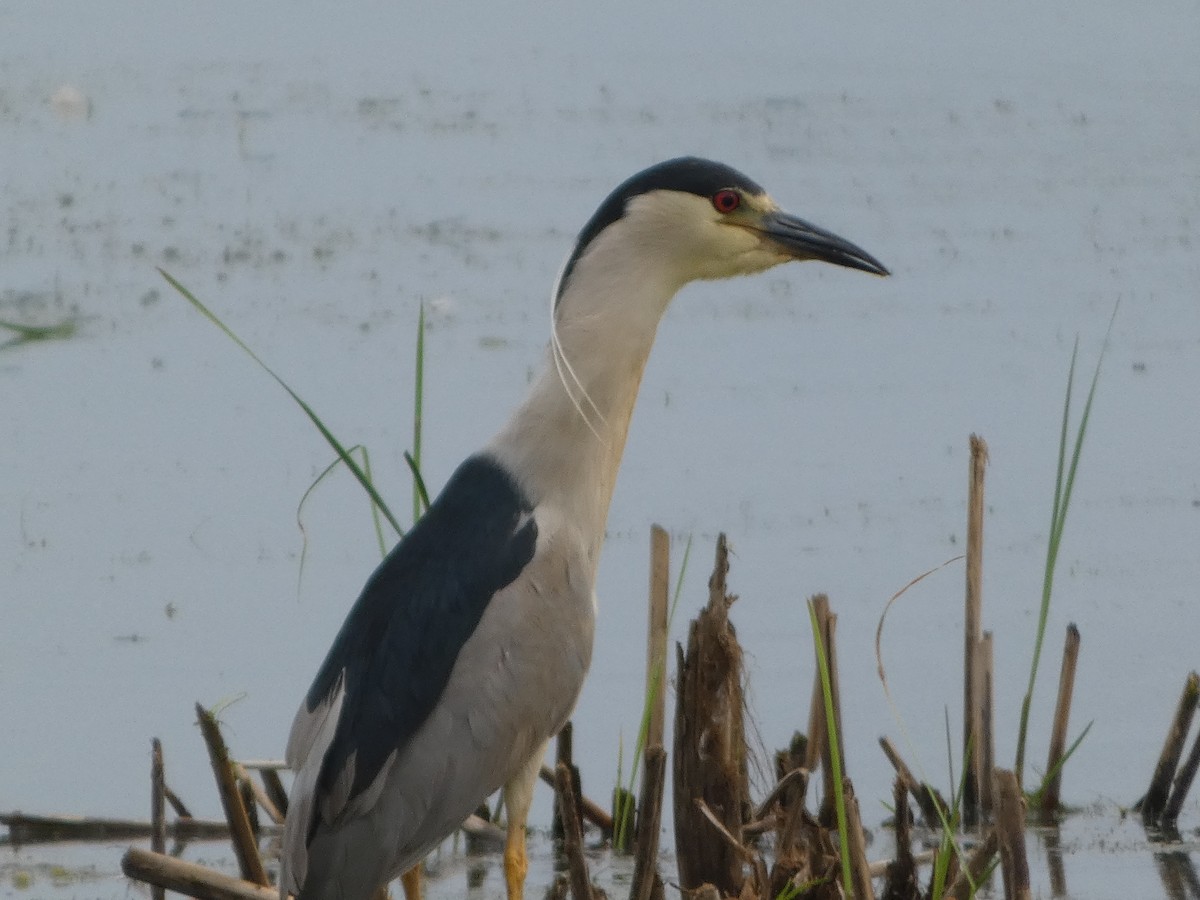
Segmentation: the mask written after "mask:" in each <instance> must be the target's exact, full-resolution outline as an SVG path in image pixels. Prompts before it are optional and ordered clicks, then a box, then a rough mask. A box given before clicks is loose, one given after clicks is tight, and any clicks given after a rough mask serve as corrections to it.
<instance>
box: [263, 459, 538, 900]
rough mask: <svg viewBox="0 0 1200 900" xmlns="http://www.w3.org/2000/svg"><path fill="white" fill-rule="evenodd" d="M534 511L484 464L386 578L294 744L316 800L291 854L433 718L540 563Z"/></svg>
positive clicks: (393, 561)
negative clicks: (481, 636) (483, 629)
mask: <svg viewBox="0 0 1200 900" xmlns="http://www.w3.org/2000/svg"><path fill="white" fill-rule="evenodd" d="M531 512H532V509H531V506H530V504H529V502H528V500H527V499H526V498H525V497H524V495H523V494H522V492H521V490H520V488H519V487H518V485H517V484H516V482H515V481H514V479H513V478H512V477H511V476H510V475H509V474H508V473H507V472H506V471H505V470H504V469H503V468H501V467H500V466H499V465H498V464H497V463H496V461H495V460H493V459H491V458H490V457H487V456H482V455H480V456H473V457H471V458H470V459H468V460H467V461H466V462H464V463H463V464H462V465H461V466H460V467H459V468H458V470H457V471H456V472H455V473H454V474H453V475H452V476H451V478H450V480H449V481H448V482H447V484H446V487H445V488H444V489H443V491H442V493H441V494H440V495H439V496H438V498H437V500H436V502H435V503H434V504H433V505H432V506H431V507H430V509H429V511H428V512H427V513H426V514H425V515H424V516H423V517H422V518H421V520H420V521H419V522H418V523H417V524H416V525H415V526H414V527H413V528H412V530H411V531H409V532H408V534H407V535H405V537H404V538H403V539H402V540H401V541H400V543H399V544H397V546H396V547H395V548H394V549H393V550H392V552H391V553H390V554H389V555H388V557H387V558H386V559H385V560H384V561H383V563H382V564H380V566H379V568H378V569H376V570H375V573H374V574H373V575H372V576H371V578H370V580H369V581H368V582H367V584H366V586H365V587H364V589H363V591H362V593H361V595H360V596H359V598H358V600H357V601H356V602H355V604H354V606H353V607H352V608H351V610H350V612H349V614H348V615H347V617H346V621H345V623H344V624H343V625H342V628H341V630H340V631H339V632H338V635H337V638H336V639H335V640H334V642H333V646H332V647H331V648H330V651H329V654H328V655H327V656H326V658H325V661H324V663H323V664H322V666H321V668H320V670H319V671H318V673H317V676H316V679H315V680H314V682H313V684H312V687H311V688H310V689H309V691H308V694H307V696H306V698H305V701H304V703H303V705H302V706H301V708H300V710H299V712H298V713H297V715H296V719H295V722H294V723H293V726H292V732H291V735H290V737H289V739H288V752H287V756H288V762H289V764H291V765H292V766H293V768H295V769H296V770H297V773H298V775H297V781H296V786H295V787H294V788H293V792H294V794H296V795H297V796H298V797H299V794H300V793H301V791H307V793H308V796H305V797H299V800H300V803H299V804H298V806H297V812H296V814H295V816H294V818H295V821H293V816H289V822H288V830H289V832H292V833H293V834H292V837H293V841H292V842H289V850H290V847H291V846H293V845H294V844H295V843H300V844H301V849H302V846H303V843H304V842H306V841H307V838H308V837H309V836H310V835H311V833H312V831H313V829H314V828H315V827H316V824H317V822H318V821H319V820H323V821H325V822H327V823H328V822H334V821H336V820H337V819H338V817H339V816H341V815H342V814H343V813H344V812H345V811H346V810H347V808H348V807H350V806H351V805H352V803H353V801H354V800H355V798H356V797H358V796H359V795H361V794H363V793H364V792H365V791H366V790H367V789H368V788H369V787H370V786H371V785H372V783H373V782H375V780H376V778H377V776H378V775H379V774H380V772H381V770H382V768H383V766H384V764H385V763H386V762H387V761H388V759H389V758H390V757H392V756H393V754H395V753H396V752H397V751H399V750H402V749H403V748H404V747H405V746H406V744H407V743H408V741H409V740H410V738H411V737H412V736H413V734H415V733H416V732H417V730H418V729H419V728H420V727H421V726H422V724H423V723H424V722H425V721H426V719H427V718H428V717H429V714H430V712H431V710H433V708H434V707H435V705H436V704H437V702H438V698H439V697H440V696H441V694H442V691H443V690H444V689H445V687H446V684H447V682H448V680H449V678H450V673H451V670H452V669H453V668H454V665H455V661H456V660H457V658H458V655H459V652H460V650H461V649H462V647H463V645H464V644H465V643H466V642H467V640H468V638H470V636H471V634H472V633H473V632H474V631H475V629H476V627H477V626H478V624H479V621H480V619H481V617H482V616H483V614H484V611H485V610H486V608H487V606H488V604H489V603H490V602H491V600H492V598H493V597H494V596H495V595H496V594H497V592H498V591H500V590H502V589H503V588H504V587H505V586H506V585H509V584H511V583H512V582H513V581H514V580H515V579H516V578H517V576H518V575H519V574H520V573H521V571H522V570H523V569H524V568H525V567H526V566H527V565H528V564H529V562H530V561H531V560H532V558H533V555H534V550H535V548H536V545H537V525H536V523H535V521H534V519H533V517H532V515H531ZM301 819H303V821H301ZM293 872H294V874H295V875H300V880H303V879H302V875H301V873H299V872H296V871H295V870H294V869H293Z"/></svg>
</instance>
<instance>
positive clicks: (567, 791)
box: [554, 763, 592, 900]
mask: <svg viewBox="0 0 1200 900" xmlns="http://www.w3.org/2000/svg"><path fill="white" fill-rule="evenodd" d="M554 789H555V794H556V796H557V797H558V808H559V810H560V818H561V820H562V823H563V854H564V855H565V856H566V857H567V872H568V873H569V875H570V879H571V896H572V897H573V898H574V900H592V880H591V878H590V877H589V875H588V867H587V860H586V859H585V858H584V856H583V831H582V830H581V829H580V827H579V812H578V811H577V810H576V809H575V788H574V785H573V784H572V776H571V769H570V767H569V766H567V765H565V764H564V763H559V764H558V765H557V766H555V768H554Z"/></svg>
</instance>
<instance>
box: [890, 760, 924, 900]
mask: <svg viewBox="0 0 1200 900" xmlns="http://www.w3.org/2000/svg"><path fill="white" fill-rule="evenodd" d="M908 793H909V791H908V785H906V784H905V782H904V779H903V778H902V777H901V776H900V775H897V776H896V780H895V782H894V783H893V785H892V801H893V804H894V806H895V809H896V814H895V818H894V822H895V826H896V856H895V858H893V859H892V860H891V861H889V862H888V864H887V887H886V888H885V889H884V892H883V896H884V900H921V886H920V884H919V883H918V882H917V864H916V861H915V860H914V859H913V853H912V809H911V808H910V807H909V805H908Z"/></svg>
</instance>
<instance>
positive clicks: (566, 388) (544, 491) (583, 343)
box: [488, 241, 682, 577]
mask: <svg viewBox="0 0 1200 900" xmlns="http://www.w3.org/2000/svg"><path fill="white" fill-rule="evenodd" d="M621 243H622V244H625V243H626V242H625V241H622V242H621ZM615 244H616V242H608V243H605V242H601V244H600V246H597V247H595V248H594V249H592V250H591V251H590V252H589V253H588V254H587V255H586V256H584V257H582V258H581V259H580V260H579V261H578V263H577V265H576V267H575V269H574V271H573V272H572V275H571V277H570V279H569V281H568V283H567V285H566V288H565V291H564V293H563V295H562V297H561V299H560V300H559V302H558V305H557V308H556V310H555V314H554V315H555V322H556V334H557V340H558V348H559V351H561V352H559V353H558V359H557V364H556V359H555V354H556V351H555V347H554V345H553V343H552V345H551V347H550V349H549V350H548V351H547V355H546V361H545V364H544V366H543V370H542V372H541V373H540V374H539V375H538V377H537V378H536V380H535V381H534V383H533V385H532V387H531V388H530V391H529V394H528V396H527V397H526V398H525V401H524V402H523V403H522V404H521V406H520V407H519V408H518V409H517V411H516V412H515V413H514V414H513V416H512V418H511V419H509V421H508V423H507V424H506V425H505V426H504V428H503V429H501V431H500V432H499V434H497V435H496V437H495V438H494V439H493V440H492V442H491V443H490V444H489V446H488V451H489V452H490V453H492V454H494V455H495V456H496V457H497V458H498V459H499V460H500V461H501V462H502V463H503V464H504V465H505V466H506V467H507V468H509V469H510V471H512V472H514V473H515V474H516V476H517V478H518V479H519V481H520V483H521V486H522V488H523V489H524V490H525V492H526V493H527V494H528V495H529V497H530V499H531V500H532V501H533V503H534V505H535V506H539V507H550V508H552V509H553V510H554V511H555V512H556V513H558V514H559V515H561V516H563V517H565V519H564V520H565V521H567V522H570V523H571V524H572V526H573V527H576V528H578V530H579V537H580V538H581V540H583V541H584V542H585V544H586V545H587V547H588V555H589V558H590V560H591V563H592V567H593V571H592V575H593V577H594V574H595V566H596V564H597V563H598V560H599V555H600V547H601V545H602V543H603V540H604V529H605V523H606V521H607V519H608V508H609V504H610V502H611V501H612V495H613V489H614V488H615V486H616V480H617V470H618V468H619V467H620V464H621V455H622V453H623V451H624V449H625V438H626V435H627V434H628V431H629V422H630V418H631V417H632V415H633V408H634V404H635V403H636V401H637V394H638V389H639V387H640V386H641V380H642V372H643V370H644V369H645V366H646V360H647V358H648V357H649V355H650V349H651V347H652V346H653V344H654V336H655V333H656V331H657V329H658V323H659V321H660V319H661V318H662V314H663V312H665V310H666V308H667V305H668V304H669V303H670V301H671V298H672V297H673V296H674V295H675V293H676V292H677V291H678V289H679V287H680V285H681V283H682V281H681V280H679V279H675V278H672V277H670V273H669V272H668V271H666V270H665V269H664V267H663V266H662V264H661V261H659V262H657V263H656V261H654V260H651V259H647V260H646V264H644V265H642V264H639V263H638V260H639V259H640V258H641V257H642V256H643V255H644V254H645V252H646V251H645V249H641V252H638V251H634V252H630V248H629V247H628V246H616V245H615ZM618 260H620V261H622V263H623V264H622V265H615V264H613V263H615V262H616V261H618ZM631 260H633V264H632V265H630V261H631Z"/></svg>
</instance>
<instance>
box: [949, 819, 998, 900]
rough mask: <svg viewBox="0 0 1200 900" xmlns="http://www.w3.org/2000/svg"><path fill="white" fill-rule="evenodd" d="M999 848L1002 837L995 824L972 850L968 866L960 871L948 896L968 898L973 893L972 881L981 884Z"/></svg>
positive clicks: (960, 898)
mask: <svg viewBox="0 0 1200 900" xmlns="http://www.w3.org/2000/svg"><path fill="white" fill-rule="evenodd" d="M998 849H1000V839H999V837H998V836H997V834H996V829H995V827H994V826H993V827H992V828H990V829H989V830H988V833H987V836H986V837H984V839H983V841H982V842H981V843H980V844H979V846H977V847H976V848H975V849H974V850H972V851H971V855H970V856H968V857H967V866H966V868H965V869H963V870H962V871H960V872H959V873H958V877H957V878H955V879H954V883H953V884H952V885H950V890H949V891H947V892H946V897H947V898H950V900H967V898H968V897H970V895H971V883H972V882H974V884H975V885H976V886H978V885H979V881H980V879H982V878H983V873H984V872H986V871H987V869H988V866H989V865H991V863H992V857H993V856H995V855H996V851H997V850H998Z"/></svg>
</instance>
